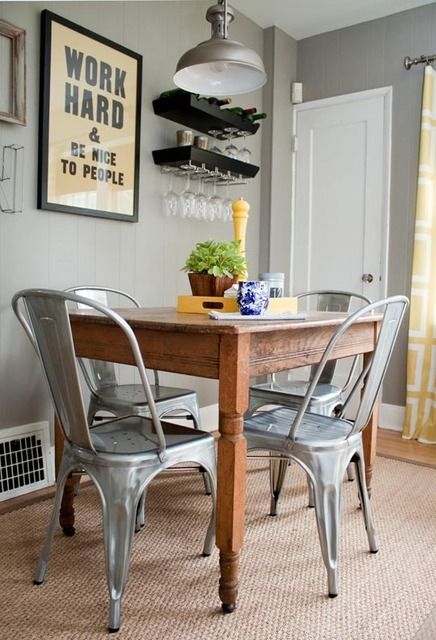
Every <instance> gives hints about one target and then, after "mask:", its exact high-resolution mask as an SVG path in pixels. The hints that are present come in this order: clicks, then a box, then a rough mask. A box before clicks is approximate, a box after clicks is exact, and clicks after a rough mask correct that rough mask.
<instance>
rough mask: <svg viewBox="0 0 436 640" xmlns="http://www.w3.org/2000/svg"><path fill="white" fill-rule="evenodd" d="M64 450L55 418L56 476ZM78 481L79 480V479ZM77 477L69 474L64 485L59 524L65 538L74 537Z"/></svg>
mask: <svg viewBox="0 0 436 640" xmlns="http://www.w3.org/2000/svg"><path fill="white" fill-rule="evenodd" d="M63 450H64V437H63V435H62V430H61V428H60V425H59V420H58V417H57V416H55V468H56V476H57V474H58V471H59V465H60V463H61V459H62V453H63ZM79 481H80V479H79ZM77 482H78V479H77V476H76V475H75V476H73V474H70V475H69V476H68V479H67V481H66V483H65V488H64V495H63V498H62V504H61V508H60V511H59V524H60V526H61V527H62V530H63V532H64V533H65V535H66V536H72V535H74V531H75V529H74V495H75V493H76V485H77Z"/></svg>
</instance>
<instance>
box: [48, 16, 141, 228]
mask: <svg viewBox="0 0 436 640" xmlns="http://www.w3.org/2000/svg"><path fill="white" fill-rule="evenodd" d="M41 45H42V46H41V90H40V106H39V162H38V208H39V209H49V210H51V211H61V212H65V213H78V214H81V215H86V216H98V217H104V218H113V219H115V220H126V221H129V222H136V221H137V220H138V195H139V142H140V114H141V79H142V56H140V55H139V54H137V53H134V52H133V51H130V50H129V49H126V48H125V47H123V46H122V45H119V44H116V43H115V42H112V41H110V40H108V39H106V38H103V37H102V36H99V35H97V34H95V33H93V32H92V31H89V30H88V29H85V28H83V27H80V26H78V25H76V24H74V23H72V22H70V21H69V20H66V19H64V18H61V17H60V16H57V15H55V14H54V13H52V12H51V11H43V12H42V14H41Z"/></svg>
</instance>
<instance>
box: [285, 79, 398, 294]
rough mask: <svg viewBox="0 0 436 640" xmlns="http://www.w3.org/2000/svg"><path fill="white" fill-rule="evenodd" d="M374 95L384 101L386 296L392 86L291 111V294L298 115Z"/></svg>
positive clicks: (383, 258) (382, 255)
mask: <svg viewBox="0 0 436 640" xmlns="http://www.w3.org/2000/svg"><path fill="white" fill-rule="evenodd" d="M377 96H381V97H382V98H383V115H384V123H385V127H384V137H383V172H384V175H383V178H382V184H383V185H384V189H383V204H382V211H381V233H382V242H381V253H380V277H381V283H380V285H381V286H380V291H381V292H382V297H385V296H386V295H387V288H388V259H389V229H390V194H391V157H392V151H391V146H392V87H391V86H388V87H379V88H377V89H368V90H365V91H356V92H353V93H348V94H343V95H339V96H333V97H331V98H320V99H319V100H310V101H309V102H302V103H301V104H298V105H295V106H294V108H293V111H292V140H293V144H292V162H291V171H292V176H291V182H292V201H291V242H290V246H291V251H290V265H289V283H290V287H291V291H293V293H295V291H294V259H293V256H294V253H295V252H294V246H295V218H296V211H295V207H296V154H297V153H298V136H297V115H298V114H299V113H300V112H302V111H309V110H312V109H319V108H320V107H321V108H322V107H330V106H334V105H341V104H348V103H350V102H357V101H359V102H361V101H363V100H370V99H372V98H375V97H377Z"/></svg>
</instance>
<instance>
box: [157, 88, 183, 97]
mask: <svg viewBox="0 0 436 640" xmlns="http://www.w3.org/2000/svg"><path fill="white" fill-rule="evenodd" d="M183 93H189V91H185V90H184V89H180V87H177V89H168V90H167V91H162V93H161V94H160V96H159V98H172V97H173V96H178V95H182V94H183Z"/></svg>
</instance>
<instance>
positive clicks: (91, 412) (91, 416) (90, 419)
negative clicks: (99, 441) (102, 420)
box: [86, 395, 97, 426]
mask: <svg viewBox="0 0 436 640" xmlns="http://www.w3.org/2000/svg"><path fill="white" fill-rule="evenodd" d="M96 413H97V405H96V402H95V400H94V398H93V396H92V395H91V397H90V398H89V407H88V415H87V417H86V419H87V420H88V425H89V426H91V425H92V423H93V422H94V418H95V414H96Z"/></svg>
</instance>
